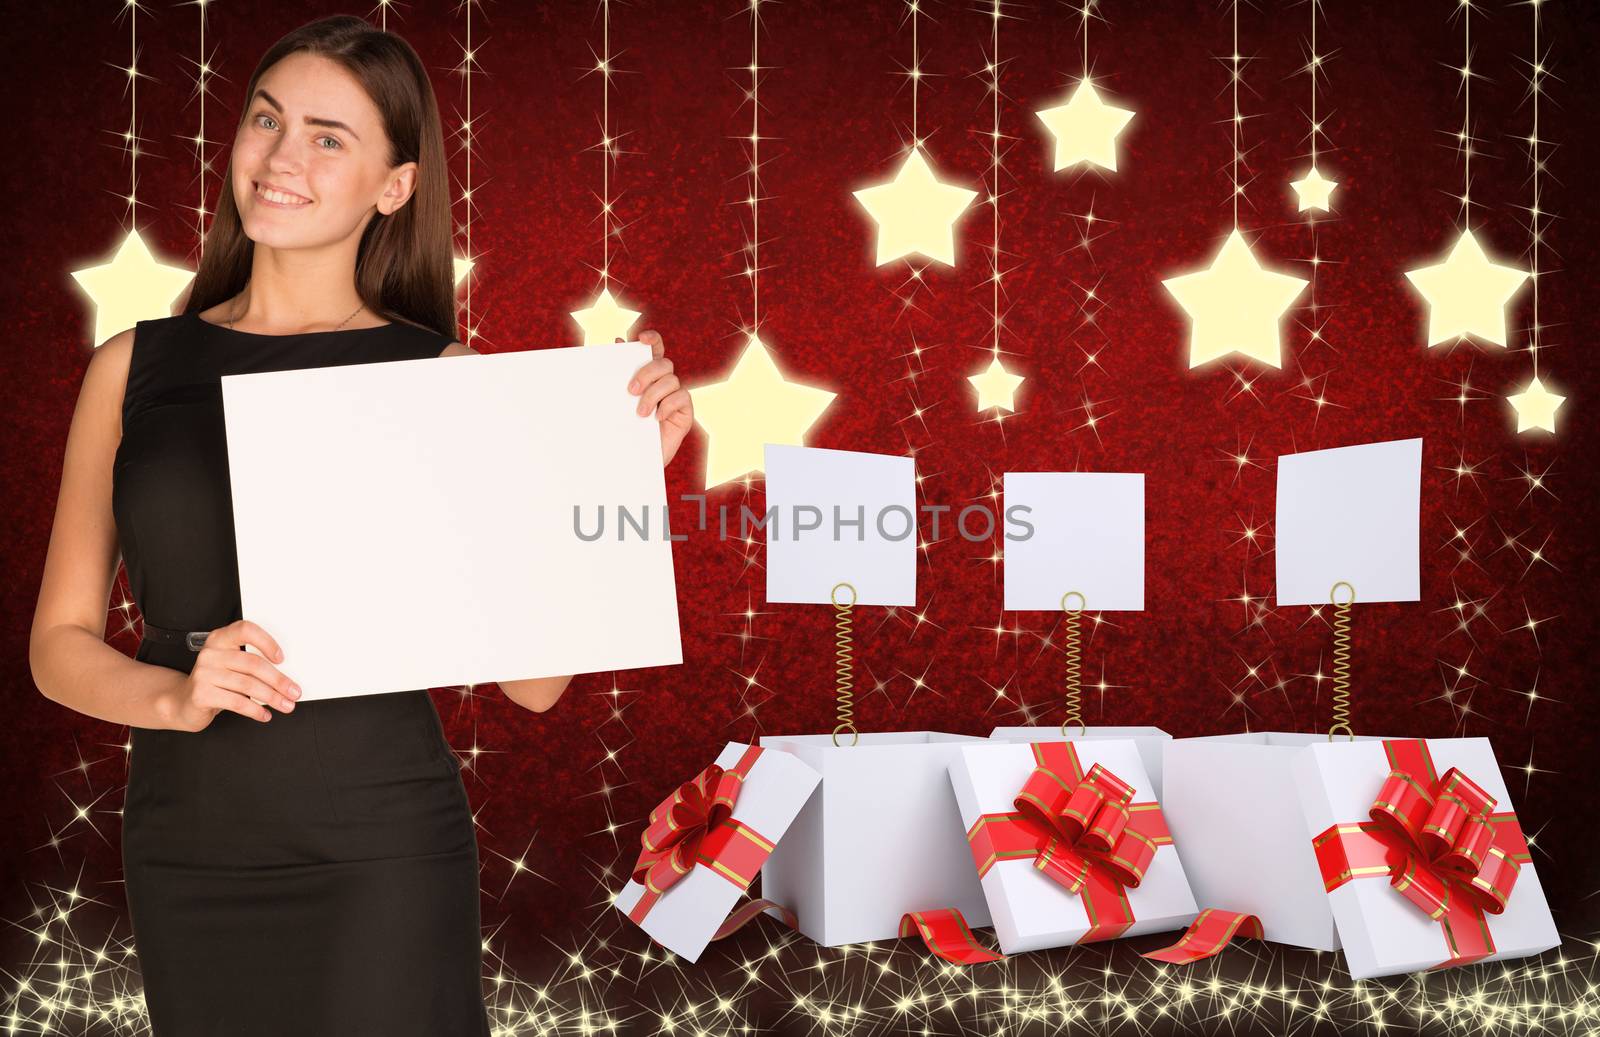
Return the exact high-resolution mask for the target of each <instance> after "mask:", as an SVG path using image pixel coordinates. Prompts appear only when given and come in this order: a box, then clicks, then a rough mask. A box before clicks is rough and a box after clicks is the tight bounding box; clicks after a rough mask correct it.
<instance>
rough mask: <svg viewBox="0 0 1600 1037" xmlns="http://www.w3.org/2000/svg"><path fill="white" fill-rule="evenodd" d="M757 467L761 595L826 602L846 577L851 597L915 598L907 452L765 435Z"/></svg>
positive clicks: (844, 593)
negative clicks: (764, 515) (763, 489)
mask: <svg viewBox="0 0 1600 1037" xmlns="http://www.w3.org/2000/svg"><path fill="white" fill-rule="evenodd" d="M762 470H763V472H764V473H765V475H766V486H767V512H768V515H769V516H770V517H771V519H772V520H773V521H769V523H768V525H767V529H766V534H767V600H768V601H775V602H793V603H799V604H811V605H823V604H828V603H829V602H831V601H832V600H833V597H832V596H833V588H834V586H835V585H837V584H839V583H841V582H844V583H849V584H850V585H851V586H852V587H854V589H855V599H854V600H855V603H856V604H858V605H915V604H916V603H917V535H918V534H917V489H916V464H915V462H914V461H913V460H912V459H911V458H909V457H896V456H892V455H888V454H868V453H861V452H859V451H854V450H825V449H822V448H820V447H804V446H788V445H780V444H776V443H768V444H767V446H766V451H765V460H764V467H763V469H762ZM808 527H809V528H808ZM850 594H851V592H850V591H849V590H847V589H846V590H840V591H839V601H840V603H841V604H843V603H845V602H848V601H850V600H851V597H850Z"/></svg>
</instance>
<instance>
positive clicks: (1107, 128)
mask: <svg viewBox="0 0 1600 1037" xmlns="http://www.w3.org/2000/svg"><path fill="white" fill-rule="evenodd" d="M1035 114H1036V115H1038V116H1039V119H1040V121H1042V122H1043V123H1044V125H1045V128H1046V129H1048V130H1049V131H1050V133H1051V134H1052V135H1053V136H1054V137H1055V139H1056V170H1057V171H1058V172H1059V171H1060V170H1063V169H1066V168H1067V167H1068V166H1071V165H1076V164H1077V163H1079V162H1088V163H1091V164H1093V165H1097V166H1103V167H1105V168H1106V169H1109V170H1111V171H1112V172H1115V171H1116V168H1117V135H1118V134H1120V133H1121V132H1122V131H1123V129H1124V128H1125V127H1126V126H1127V125H1128V122H1129V120H1131V119H1132V118H1133V115H1134V113H1133V111H1132V110H1131V109H1128V108H1118V107H1116V106H1114V105H1109V104H1106V102H1105V101H1104V100H1103V99H1102V98H1101V97H1100V91H1098V90H1096V89H1095V88H1094V84H1093V83H1091V82H1089V81H1088V80H1087V79H1081V80H1079V81H1078V86H1077V88H1076V89H1074V90H1073V91H1072V96H1070V97H1068V98H1067V100H1066V103H1064V104H1058V105H1056V106H1055V107H1054V108H1046V109H1044V110H1043V111H1040V112H1036V113H1035Z"/></svg>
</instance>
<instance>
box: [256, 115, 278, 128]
mask: <svg viewBox="0 0 1600 1037" xmlns="http://www.w3.org/2000/svg"><path fill="white" fill-rule="evenodd" d="M262 119H266V120H267V121H268V122H270V123H273V124H274V125H276V123H277V120H276V119H274V118H273V117H272V116H270V115H268V114H267V113H266V112H262V113H261V114H260V115H257V116H256V122H257V124H259V123H260V122H261V120H262Z"/></svg>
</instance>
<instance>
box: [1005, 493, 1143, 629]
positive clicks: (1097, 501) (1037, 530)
mask: <svg viewBox="0 0 1600 1037" xmlns="http://www.w3.org/2000/svg"><path fill="white" fill-rule="evenodd" d="M1004 489H1005V516H1006V521H1005V522H1004V523H1003V524H1002V527H1001V528H1003V529H1004V530H1005V531H1006V532H1007V534H1008V535H1007V537H1006V540H1005V581H1006V588H1005V607H1006V609H1007V611H1051V612H1058V611H1060V610H1061V597H1062V595H1064V594H1066V593H1067V592H1068V591H1077V592H1078V593H1080V594H1082V595H1083V599H1084V604H1083V607H1084V608H1085V609H1088V610H1091V611H1094V612H1100V611H1102V610H1104V611H1113V612H1117V611H1128V612H1140V611H1143V609H1144V475H1143V474H1142V473H1132V472H1006V473H1005V477H1004ZM1018 506H1024V507H1026V508H1028V509H1029V510H1028V511H1027V512H1025V513H1024V512H1014V511H1013V510H1012V509H1014V508H1017V507H1018ZM1012 515H1016V516H1017V518H1016V519H1015V520H1013V519H1012V518H1011V516H1012ZM1022 522H1026V523H1028V524H1029V525H1031V526H1032V527H1033V531H1032V533H1031V534H1029V533H1027V531H1026V529H1025V528H1023V527H1022V526H1021V525H1020V524H1021V523H1022ZM1013 530H1015V531H1016V535H1017V536H1019V537H1023V539H1017V540H1013V539H1011V537H1010V534H1011V533H1012V531H1013Z"/></svg>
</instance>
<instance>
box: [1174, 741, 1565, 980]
mask: <svg viewBox="0 0 1600 1037" xmlns="http://www.w3.org/2000/svg"><path fill="white" fill-rule="evenodd" d="M1417 761H1421V763H1420V765H1418V764H1417ZM1291 766H1292V768H1293V770H1294V775H1295V779H1296V786H1297V789H1298V791H1299V793H1300V798H1301V801H1302V803H1303V804H1304V811H1305V818H1306V822H1307V828H1308V830H1309V831H1310V833H1311V838H1312V839H1313V840H1316V839H1319V838H1324V839H1325V838H1327V837H1328V836H1329V835H1330V834H1333V835H1336V834H1337V833H1330V831H1329V830H1330V829H1333V828H1334V826H1338V831H1339V832H1348V831H1350V829H1351V828H1354V827H1355V826H1356V825H1357V823H1358V822H1370V820H1371V817H1370V811H1371V810H1372V808H1373V803H1374V800H1376V799H1378V798H1379V792H1380V790H1382V789H1383V787H1384V783H1385V781H1386V780H1387V779H1388V777H1389V774H1390V772H1391V770H1393V769H1396V768H1398V769H1402V770H1404V771H1405V772H1406V773H1407V774H1409V775H1411V776H1412V778H1413V779H1416V780H1417V781H1418V783H1419V784H1421V785H1422V786H1423V787H1424V788H1425V789H1436V788H1437V786H1436V785H1435V780H1436V779H1439V778H1444V777H1446V775H1447V773H1448V772H1449V771H1450V770H1451V768H1456V769H1457V770H1458V771H1459V772H1460V774H1461V775H1464V776H1465V777H1466V778H1467V779H1468V780H1469V781H1470V782H1472V783H1474V784H1476V785H1477V786H1478V788H1480V789H1481V790H1482V791H1483V792H1486V793H1488V795H1489V796H1491V797H1493V799H1494V805H1493V806H1492V807H1490V808H1489V809H1488V811H1487V812H1486V816H1488V817H1489V818H1490V819H1491V820H1492V823H1491V825H1490V829H1491V830H1492V831H1495V832H1496V833H1497V834H1496V836H1495V844H1496V845H1495V848H1494V849H1493V850H1490V851H1489V853H1490V854H1493V853H1495V852H1497V851H1498V852H1500V853H1503V854H1506V855H1507V856H1510V857H1511V858H1512V859H1513V860H1516V861H1518V863H1520V868H1518V869H1516V878H1515V882H1514V884H1513V885H1512V886H1511V889H1510V895H1509V897H1508V898H1507V899H1506V901H1505V905H1504V911H1503V912H1502V913H1499V914H1495V913H1492V912H1486V911H1480V910H1474V909H1471V908H1470V907H1469V908H1466V909H1465V910H1464V911H1462V909H1461V907H1460V905H1464V904H1466V903H1467V898H1466V897H1463V896H1461V895H1460V893H1459V892H1458V891H1455V890H1453V891H1452V900H1453V902H1454V903H1455V904H1457V905H1458V908H1457V914H1456V915H1455V916H1454V917H1455V918H1456V921H1455V923H1454V925H1451V924H1450V917H1451V916H1448V915H1447V916H1446V918H1445V919H1444V920H1443V921H1436V920H1434V919H1433V918H1432V917H1430V916H1429V915H1428V914H1427V913H1426V912H1425V911H1424V910H1423V909H1422V908H1421V907H1419V906H1417V905H1416V904H1415V903H1413V902H1412V901H1411V900H1408V899H1407V898H1406V897H1405V896H1404V895H1403V894H1401V893H1400V892H1399V891H1398V889H1397V888H1396V886H1395V885H1394V884H1393V883H1391V881H1390V876H1389V874H1388V871H1389V869H1388V867H1386V866H1383V865H1381V864H1380V865H1378V866H1377V867H1371V866H1370V865H1372V863H1373V861H1374V860H1378V861H1381V860H1383V857H1382V847H1381V845H1380V846H1379V847H1378V855H1377V856H1375V857H1374V856H1372V855H1370V854H1369V855H1367V856H1362V855H1361V854H1360V853H1359V852H1352V853H1349V854H1346V853H1339V852H1335V853H1331V854H1328V857H1327V859H1326V861H1325V862H1324V863H1325V867H1324V871H1325V872H1328V873H1331V874H1332V875H1333V876H1334V877H1333V878H1331V879H1330V880H1329V882H1328V883H1327V884H1328V885H1332V886H1333V888H1332V889H1331V890H1330V891H1328V892H1327V894H1326V899H1327V901H1328V904H1329V906H1330V907H1331V909H1332V911H1333V918H1334V921H1335V922H1336V923H1337V925H1338V928H1339V936H1340V938H1341V940H1342V941H1343V943H1344V955H1345V963H1346V965H1347V966H1348V968H1349V971H1350V976H1351V978H1353V979H1365V978H1367V977H1371V976H1390V975H1396V974H1399V973H1405V972H1416V971H1418V970H1421V969H1431V968H1434V967H1437V966H1440V965H1448V964H1455V963H1457V960H1458V959H1457V956H1458V955H1466V958H1465V960H1478V961H1500V960H1502V959H1505V958H1519V957H1523V956H1526V955H1529V954H1537V953H1539V952H1540V951H1546V950H1549V949H1551V948H1552V947H1557V946H1559V945H1560V943H1561V938H1560V936H1559V934H1558V933H1557V932H1556V926H1555V920H1554V919H1553V918H1552V917H1551V915H1550V905H1549V904H1548V903H1547V902H1546V900H1545V895H1544V889H1543V887H1541V886H1540V884H1539V875H1538V872H1537V870H1536V869H1535V868H1534V866H1533V863H1532V861H1531V860H1530V859H1528V855H1527V852H1526V850H1527V848H1526V843H1525V842H1524V841H1523V836H1522V834H1521V832H1520V826H1519V824H1518V822H1517V821H1516V818H1515V814H1514V808H1513V807H1512V804H1511V795H1510V793H1509V792H1508V791H1507V789H1506V784H1505V780H1504V779H1503V778H1502V777H1501V774H1500V766H1499V764H1498V763H1496V762H1495V758H1494V750H1493V748H1491V746H1490V745H1489V740H1488V739H1487V738H1429V739H1425V740H1416V739H1406V740H1397V741H1396V742H1395V743H1392V744H1390V743H1384V742H1381V741H1376V740H1369V741H1358V742H1350V741H1348V740H1345V739H1338V740H1335V741H1333V742H1328V741H1327V740H1326V739H1323V740H1322V741H1321V742H1319V743H1317V744H1313V745H1311V746H1309V747H1308V749H1307V751H1305V752H1301V753H1298V754H1296V755H1295V757H1294V759H1293V762H1292V765H1291ZM1467 798H1469V799H1470V796H1468V797H1467ZM1421 823H1422V822H1421V820H1419V821H1418V824H1419V825H1420V824H1421ZM1365 827H1366V828H1368V829H1371V828H1373V827H1374V826H1372V825H1370V824H1368V825H1366V826H1365ZM1355 838H1356V839H1357V840H1358V843H1357V845H1358V846H1359V845H1360V843H1361V842H1362V841H1366V840H1367V837H1366V836H1365V835H1364V834H1363V833H1361V832H1356V833H1355ZM1397 842H1398V840H1397ZM1368 845H1369V846H1371V845H1373V844H1372V843H1370V842H1369V843H1368ZM1399 845H1405V844H1404V843H1399ZM1185 849H1187V847H1186V848H1185ZM1327 849H1328V848H1327V847H1324V851H1325V852H1326V851H1327ZM1362 864H1367V865H1369V867H1366V868H1363V867H1362V866H1361V865H1362ZM1336 869H1348V870H1350V871H1351V872H1352V873H1353V874H1352V875H1351V876H1350V877H1348V878H1341V877H1340V875H1341V873H1340V871H1338V870H1336ZM1363 872H1365V874H1363ZM1402 881H1404V880H1402ZM1321 885H1323V883H1322V882H1320V881H1319V886H1321ZM1484 929H1487V934H1488V939H1487V940H1485V939H1483V937H1482V932H1483V931H1484ZM1269 938H1270V936H1269ZM1453 944H1454V945H1455V947H1456V949H1453ZM1474 951H1476V952H1477V953H1474ZM1485 951H1487V952H1488V953H1482V952H1485Z"/></svg>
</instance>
